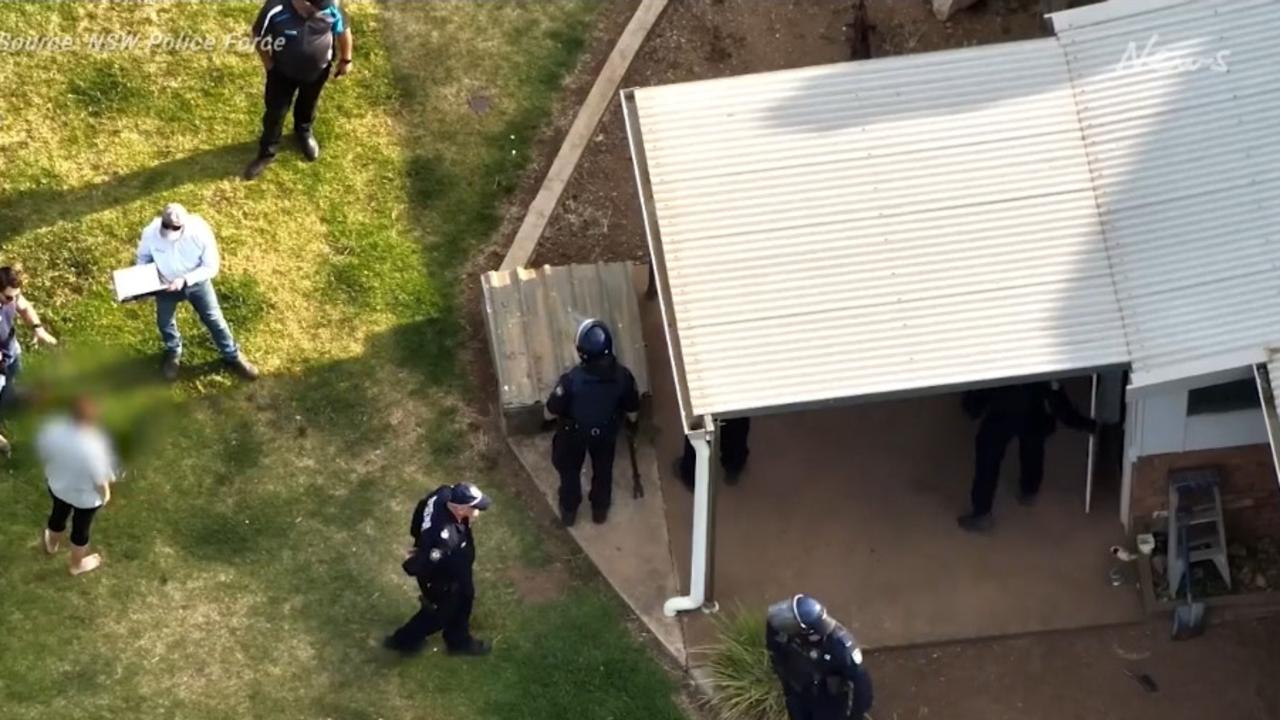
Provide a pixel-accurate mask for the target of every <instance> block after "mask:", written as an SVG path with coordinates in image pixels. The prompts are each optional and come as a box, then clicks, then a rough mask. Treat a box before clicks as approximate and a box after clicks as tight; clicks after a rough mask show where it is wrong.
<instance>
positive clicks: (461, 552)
mask: <svg viewBox="0 0 1280 720" xmlns="http://www.w3.org/2000/svg"><path fill="white" fill-rule="evenodd" d="M489 505H490V500H489V497H488V496H487V495H485V494H484V493H482V492H480V488H478V487H476V486H475V485H472V484H471V483H458V484H456V485H441V486H440V487H438V488H436V489H435V490H434V491H433V492H431V493H430V494H429V495H427V496H426V497H424V498H422V500H420V501H418V505H417V507H415V508H414V509H413V518H412V519H411V520H410V521H409V536H410V537H412V538H413V548H411V549H410V550H409V553H408V555H407V557H406V558H405V561H404V564H403V565H402V567H403V568H404V571H405V572H406V573H408V574H409V575H412V576H413V578H414V579H415V580H417V581H418V589H419V590H421V591H422V595H421V596H420V597H419V598H418V600H419V602H420V603H421V607H420V608H419V610H418V612H417V614H415V615H414V616H413V617H412V618H410V619H409V621H408V622H406V623H405V624H404V625H402V626H401V627H400V628H399V629H397V630H396V631H395V632H394V633H392V634H390V635H388V636H387V637H386V639H385V640H384V641H383V643H382V644H383V646H384V647H386V648H387V649H389V650H395V651H397V652H400V653H402V654H405V655H411V654H413V653H416V652H418V651H419V650H421V649H422V647H423V645H424V644H425V643H426V641H427V638H428V637H430V636H431V635H434V634H436V633H438V632H439V633H441V634H442V635H443V636H444V645H445V649H446V650H447V651H448V653H449V654H450V655H488V654H489V650H490V645H489V643H488V642H486V641H484V640H478V639H476V638H474V637H472V636H471V607H472V605H473V604H474V602H475V596H476V589H475V581H474V580H473V578H472V566H473V565H475V562H476V543H475V537H474V536H473V535H472V534H471V523H472V522H473V521H474V520H475V519H476V517H477V516H479V514H480V513H481V512H483V511H485V510H488V509H489Z"/></svg>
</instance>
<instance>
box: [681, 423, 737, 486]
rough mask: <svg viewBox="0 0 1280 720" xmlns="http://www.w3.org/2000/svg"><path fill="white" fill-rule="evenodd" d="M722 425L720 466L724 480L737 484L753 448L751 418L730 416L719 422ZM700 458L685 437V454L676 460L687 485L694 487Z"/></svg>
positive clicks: (730, 483)
mask: <svg viewBox="0 0 1280 720" xmlns="http://www.w3.org/2000/svg"><path fill="white" fill-rule="evenodd" d="M717 424H718V425H719V426H720V467H721V468H724V481H725V483H727V484H729V485H737V484H738V478H739V477H740V476H741V475H742V469H743V468H745V467H746V465H747V457H748V456H749V455H751V449H750V448H749V447H747V435H748V434H749V433H750V432H751V418H749V417H742V418H730V419H728V420H721V421H720V422H719V423H717ZM697 462H698V458H697V455H695V454H694V452H693V443H691V442H689V438H687V437H686V438H685V439H684V454H683V455H681V456H680V459H679V460H678V461H676V472H677V473H678V474H679V475H680V481H681V482H683V483H684V485H685V487H687V488H689V489H690V490H692V489H693V474H694V470H695V469H696V468H695V467H694V466H695V465H697Z"/></svg>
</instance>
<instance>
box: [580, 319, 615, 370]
mask: <svg viewBox="0 0 1280 720" xmlns="http://www.w3.org/2000/svg"><path fill="white" fill-rule="evenodd" d="M574 346H575V347H576V348H577V349H578V357H579V358H582V360H583V361H584V362H585V361H588V360H596V359H599V358H602V357H607V356H609V355H612V354H613V333H611V332H609V326H608V325H605V324H604V322H603V321H600V320H596V319H594V318H593V319H591V320H587V321H586V322H584V323H582V324H581V325H579V326H578V336H577V338H575V339H574Z"/></svg>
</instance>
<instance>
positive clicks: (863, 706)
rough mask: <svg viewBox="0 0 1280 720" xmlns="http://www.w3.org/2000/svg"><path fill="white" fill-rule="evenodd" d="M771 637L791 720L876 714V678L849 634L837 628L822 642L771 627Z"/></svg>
mask: <svg viewBox="0 0 1280 720" xmlns="http://www.w3.org/2000/svg"><path fill="white" fill-rule="evenodd" d="M765 632H766V637H765V643H766V646H767V647H768V649H769V662H770V663H771V664H772V665H773V671H774V672H775V673H776V674H777V675H778V679H779V680H780V681H782V692H783V694H784V696H785V697H786V701H787V715H788V717H790V718H791V720H845V719H846V718H857V719H859V720H860V719H861V718H862V716H863V715H864V714H865V713H866V712H867V711H868V710H870V709H871V701H872V698H871V692H872V691H871V676H870V675H869V674H868V673H867V671H866V669H865V668H864V667H863V666H862V650H861V649H859V648H858V644H857V642H856V641H854V639H853V636H852V635H850V634H849V631H848V630H846V629H844V628H843V627H841V626H840V625H836V627H835V628H834V629H833V630H832V631H831V632H829V633H827V634H826V635H825V636H824V637H822V638H819V639H818V640H816V641H812V640H810V639H809V637H806V636H803V635H801V636H788V635H787V634H786V633H782V632H778V631H777V630H775V629H774V628H773V627H772V626H770V625H769V624H768V623H766V624H765Z"/></svg>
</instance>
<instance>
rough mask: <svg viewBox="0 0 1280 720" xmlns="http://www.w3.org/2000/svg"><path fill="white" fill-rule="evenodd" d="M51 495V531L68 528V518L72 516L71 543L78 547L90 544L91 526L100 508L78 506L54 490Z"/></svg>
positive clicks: (58, 531) (61, 530) (49, 526)
mask: <svg viewBox="0 0 1280 720" xmlns="http://www.w3.org/2000/svg"><path fill="white" fill-rule="evenodd" d="M49 497H51V498H53V510H52V511H51V512H50V513H49V524H48V525H47V526H46V527H48V528H49V532H52V533H60V532H63V531H64V530H66V529H67V518H68V517H70V518H71V544H72V545H75V546H76V547H84V546H85V545H88V544H89V526H90V525H92V524H93V516H94V515H95V514H96V513H97V512H98V508H89V509H87V510H86V509H85V508H78V507H76V506H74V505H72V504H71V503H68V502H65V501H63V500H62V499H61V498H59V497H58V496H57V495H54V494H53V493H52V492H50V493H49Z"/></svg>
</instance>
